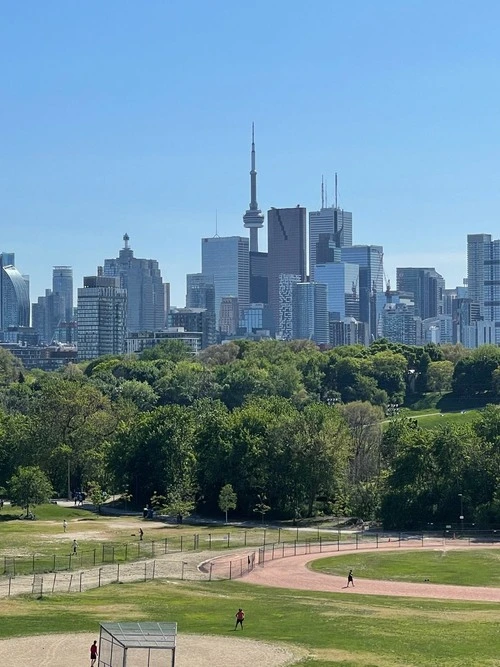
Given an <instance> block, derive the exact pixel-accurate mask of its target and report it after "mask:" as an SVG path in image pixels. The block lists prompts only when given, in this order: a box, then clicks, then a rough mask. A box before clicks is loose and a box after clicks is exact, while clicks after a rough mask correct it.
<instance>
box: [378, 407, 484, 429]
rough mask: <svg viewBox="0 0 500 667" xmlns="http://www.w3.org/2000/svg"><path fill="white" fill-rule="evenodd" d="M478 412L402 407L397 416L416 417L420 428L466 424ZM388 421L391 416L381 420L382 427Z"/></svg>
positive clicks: (387, 423)
mask: <svg viewBox="0 0 500 667" xmlns="http://www.w3.org/2000/svg"><path fill="white" fill-rule="evenodd" d="M478 414H479V411H478V410H465V411H464V412H461V411H459V412H439V411H438V410H436V409H426V410H408V409H406V408H403V409H402V410H401V412H400V414H399V417H407V418H408V419H416V420H417V422H418V425H419V426H421V427H422V428H428V429H430V428H439V427H440V426H444V425H445V424H468V423H470V422H471V421H473V420H474V419H476V417H477V415H478ZM396 418H397V417H396ZM390 422H391V418H389V419H385V420H384V421H383V422H382V424H383V427H384V428H387V427H388V425H389V424H390Z"/></svg>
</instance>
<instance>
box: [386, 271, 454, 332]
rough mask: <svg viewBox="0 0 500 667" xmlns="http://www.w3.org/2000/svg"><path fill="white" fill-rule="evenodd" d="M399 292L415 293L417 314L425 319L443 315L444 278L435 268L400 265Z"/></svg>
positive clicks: (398, 274)
mask: <svg viewBox="0 0 500 667" xmlns="http://www.w3.org/2000/svg"><path fill="white" fill-rule="evenodd" d="M396 283H397V285H396V286H397V289H398V291H399V292H409V293H410V294H412V295H413V302H414V304H415V315H418V316H419V317H421V318H422V319H423V320H426V319H428V318H429V317H437V316H438V315H443V311H444V289H445V287H444V285H445V283H444V278H443V276H442V275H441V274H439V273H438V272H437V271H436V269H434V268H418V267H399V268H397V269H396Z"/></svg>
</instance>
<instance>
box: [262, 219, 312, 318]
mask: <svg viewBox="0 0 500 667" xmlns="http://www.w3.org/2000/svg"><path fill="white" fill-rule="evenodd" d="M306 227H307V218H306V209H305V208H303V207H302V206H296V207H295V208H272V209H271V210H270V211H268V213H267V239H268V240H267V253H268V294H269V306H270V308H271V314H272V317H273V319H274V326H275V327H276V328H278V327H279V321H280V296H279V290H280V276H281V275H282V274H285V275H296V276H298V277H299V280H298V281H297V282H304V281H305V279H306Z"/></svg>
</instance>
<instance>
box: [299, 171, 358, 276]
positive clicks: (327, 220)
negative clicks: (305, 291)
mask: <svg viewBox="0 0 500 667" xmlns="http://www.w3.org/2000/svg"><path fill="white" fill-rule="evenodd" d="M320 234H331V235H333V242H334V245H335V246H336V247H337V248H344V247H350V246H352V213H350V212H349V211H344V209H342V208H339V207H338V204H337V174H335V204H334V205H333V206H325V197H324V189H323V184H321V208H320V210H319V211H311V212H310V213H309V277H310V280H315V279H316V277H315V273H314V271H315V267H316V263H319V262H317V259H316V252H317V244H318V241H319V239H320Z"/></svg>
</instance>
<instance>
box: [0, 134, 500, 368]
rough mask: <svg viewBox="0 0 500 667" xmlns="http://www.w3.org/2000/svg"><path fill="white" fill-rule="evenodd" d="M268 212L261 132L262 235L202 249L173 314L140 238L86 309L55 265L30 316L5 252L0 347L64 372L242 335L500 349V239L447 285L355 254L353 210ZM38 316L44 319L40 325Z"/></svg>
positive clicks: (253, 205) (431, 275) (485, 239)
mask: <svg viewBox="0 0 500 667" xmlns="http://www.w3.org/2000/svg"><path fill="white" fill-rule="evenodd" d="M264 222H265V216H264V214H263V213H262V211H261V210H260V209H259V207H258V203H257V172H256V168H255V143H254V137H253V129H252V148H251V170H250V205H249V208H248V210H247V211H246V212H245V214H244V216H243V225H244V228H245V229H246V230H248V231H249V235H248V236H246V235H244V236H243V235H242V236H230V237H220V236H218V235H217V234H216V235H215V236H214V237H211V238H208V237H207V238H203V239H202V240H201V271H200V272H198V273H192V274H188V275H187V277H186V303H185V306H182V307H175V306H172V305H171V304H170V284H169V283H168V282H164V280H163V278H162V275H161V271H160V267H159V264H158V261H157V260H153V259H140V258H136V257H134V253H133V250H132V249H131V247H130V245H129V241H130V239H129V237H128V235H127V234H125V235H124V237H123V241H124V246H123V248H122V249H121V250H120V251H119V254H118V257H116V258H112V259H105V260H104V262H103V264H102V266H100V267H98V268H97V271H96V273H95V275H91V276H87V277H85V278H84V280H83V286H82V287H80V288H78V290H77V302H76V307H75V304H74V303H73V297H74V290H73V272H72V268H71V267H70V266H56V267H54V269H53V279H52V289H48V290H46V292H45V295H43V296H40V297H38V299H37V301H36V303H33V304H32V306H31V308H30V296H29V278H28V277H27V276H25V275H22V274H21V273H20V272H19V271H18V270H17V268H16V266H15V257H14V254H13V253H2V254H0V342H1V344H2V345H3V346H4V347H7V348H9V349H11V350H12V351H13V352H14V354H17V355H18V356H20V357H21V358H22V360H23V362H24V364H25V365H26V366H27V367H35V366H39V367H43V368H47V369H52V368H56V367H58V366H59V365H61V364H64V363H67V362H68V361H72V360H88V359H94V358H96V357H98V356H101V355H104V354H122V353H137V352H141V351H142V350H144V349H145V348H146V347H150V346H153V345H155V344H157V343H158V342H159V341H161V340H165V339H180V340H183V341H184V342H185V343H186V344H187V345H188V346H189V347H190V349H191V350H192V351H193V352H194V353H196V352H198V351H199V350H201V349H203V348H205V347H207V346H209V345H212V344H214V343H217V342H221V341H224V340H231V339H234V338H238V337H249V338H253V339H261V338H266V337H275V338H278V339H281V340H292V339H309V340H313V341H315V342H316V343H318V344H319V345H324V346H329V345H330V346H336V345H344V344H353V343H358V344H363V345H367V344H369V343H370V342H371V341H372V340H374V339H376V338H380V337H385V338H387V339H389V340H390V341H393V342H401V343H405V344H415V345H420V344H424V343H426V342H434V343H462V344H463V345H465V346H466V347H477V346H479V345H482V344H485V343H495V344H500V240H499V241H495V240H492V237H491V235H488V234H473V235H469V236H468V240H467V278H466V279H465V280H464V285H463V286H459V287H456V288H453V289H446V287H445V281H444V278H443V277H442V276H441V275H440V274H439V273H438V272H437V271H436V270H435V268H433V267H401V268H398V269H397V272H396V289H395V290H393V289H391V286H390V284H389V281H388V280H387V279H386V277H385V273H384V266H383V259H384V253H383V248H382V246H379V245H353V242H352V240H353V224H352V213H351V212H349V211H345V210H344V209H342V208H341V207H339V206H338V202H337V177H335V201H334V204H333V205H331V206H328V201H327V198H326V191H325V189H324V187H323V185H322V190H321V207H320V208H319V210H317V211H310V212H309V215H307V211H306V209H305V208H304V207H302V206H300V205H297V206H293V207H288V208H271V209H269V211H268V212H267V251H266V252H263V251H261V250H260V249H259V231H260V230H261V229H262V228H263V227H264ZM30 315H31V317H30Z"/></svg>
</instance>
